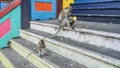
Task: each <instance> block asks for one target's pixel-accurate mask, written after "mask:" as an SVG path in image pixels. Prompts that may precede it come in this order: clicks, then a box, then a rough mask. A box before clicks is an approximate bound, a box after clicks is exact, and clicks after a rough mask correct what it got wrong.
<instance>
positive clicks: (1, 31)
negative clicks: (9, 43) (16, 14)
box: [0, 18, 11, 39]
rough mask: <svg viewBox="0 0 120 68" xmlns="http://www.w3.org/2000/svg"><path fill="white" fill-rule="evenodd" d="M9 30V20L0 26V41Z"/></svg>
mask: <svg viewBox="0 0 120 68" xmlns="http://www.w3.org/2000/svg"><path fill="white" fill-rule="evenodd" d="M10 30H11V26H10V18H8V19H7V20H6V21H4V22H3V23H2V24H0V39H1V38H2V37H4V36H5V35H6V34H7V33H8V32H9V31H10Z"/></svg>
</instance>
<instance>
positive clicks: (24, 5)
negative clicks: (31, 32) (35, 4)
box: [21, 0, 31, 29]
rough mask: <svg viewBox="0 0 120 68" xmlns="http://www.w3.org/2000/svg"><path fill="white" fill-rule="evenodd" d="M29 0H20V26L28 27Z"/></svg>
mask: <svg viewBox="0 0 120 68" xmlns="http://www.w3.org/2000/svg"><path fill="white" fill-rule="evenodd" d="M30 8H31V0H21V28H22V29H29V28H30V23H29V21H30V20H31V9H30Z"/></svg>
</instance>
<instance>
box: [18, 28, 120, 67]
mask: <svg viewBox="0 0 120 68" xmlns="http://www.w3.org/2000/svg"><path fill="white" fill-rule="evenodd" d="M20 36H21V37H22V38H24V39H26V40H29V41H31V42H33V43H35V44H38V42H39V40H41V39H44V40H45V43H46V47H47V49H49V50H51V51H53V52H55V53H57V54H60V55H62V56H64V57H67V58H69V59H71V60H73V61H75V62H78V63H80V64H83V65H85V66H87V67H89V68H119V67H120V58H119V56H120V52H118V51H115V50H112V49H109V48H104V47H99V46H94V45H90V44H84V43H80V42H77V41H74V40H71V39H70V38H65V37H58V36H57V37H54V38H49V37H50V36H51V34H49V33H45V32H41V31H37V30H32V29H27V30H21V33H20Z"/></svg>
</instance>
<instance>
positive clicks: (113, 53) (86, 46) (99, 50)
mask: <svg viewBox="0 0 120 68" xmlns="http://www.w3.org/2000/svg"><path fill="white" fill-rule="evenodd" d="M25 31H28V32H31V33H34V34H36V35H40V36H43V37H50V36H52V35H51V34H49V33H45V32H41V31H37V30H32V29H26V30H25ZM50 39H53V40H57V41H59V42H63V43H65V44H69V45H71V46H73V47H77V48H84V49H87V50H90V51H92V52H97V53H100V54H103V55H106V56H109V57H112V58H115V59H118V60H120V52H118V51H115V50H112V49H109V48H104V47H99V46H95V45H90V44H84V43H80V42H77V41H74V40H71V39H69V38H65V37H58V36H57V37H54V38H50Z"/></svg>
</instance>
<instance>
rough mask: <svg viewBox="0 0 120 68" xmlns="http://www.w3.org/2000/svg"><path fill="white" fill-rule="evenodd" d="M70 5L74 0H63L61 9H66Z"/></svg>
mask: <svg viewBox="0 0 120 68" xmlns="http://www.w3.org/2000/svg"><path fill="white" fill-rule="evenodd" d="M71 3H74V0H63V8H66V7H68V6H69V5H70V4H71Z"/></svg>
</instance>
